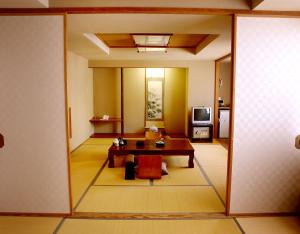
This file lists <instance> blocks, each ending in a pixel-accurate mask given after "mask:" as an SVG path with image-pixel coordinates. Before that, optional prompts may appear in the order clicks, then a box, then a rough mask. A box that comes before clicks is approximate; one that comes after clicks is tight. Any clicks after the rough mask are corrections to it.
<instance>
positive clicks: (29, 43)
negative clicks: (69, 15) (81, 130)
mask: <svg viewBox="0 0 300 234" xmlns="http://www.w3.org/2000/svg"><path fill="white" fill-rule="evenodd" d="M0 28H1V30H0V38H1V40H0V61H1V63H0V133H1V134H2V135H3V136H4V147H3V148H0V191H1V192H0V213H51V214H53V213H56V214H62V213H69V212H70V207H71V205H70V191H69V190H70V189H69V176H68V153H69V152H68V151H69V149H68V133H67V112H66V105H67V102H66V83H65V29H64V16H63V15H43V16H42V15H30V16H29V15H27V16H20V15H19V16H0Z"/></svg>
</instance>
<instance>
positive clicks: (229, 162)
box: [225, 15, 237, 215]
mask: <svg viewBox="0 0 300 234" xmlns="http://www.w3.org/2000/svg"><path fill="white" fill-rule="evenodd" d="M236 24H237V16H236V15H233V16H232V28H231V34H232V36H231V100H230V106H231V111H230V123H229V139H230V141H229V146H228V160H227V182H226V185H227V187H226V207H225V212H226V215H230V204H231V197H230V196H231V180H232V157H233V140H234V111H235V74H236V73H235V71H236V70H235V69H236Z"/></svg>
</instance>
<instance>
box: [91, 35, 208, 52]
mask: <svg viewBox="0 0 300 234" xmlns="http://www.w3.org/2000/svg"><path fill="white" fill-rule="evenodd" d="M133 35H143V33H123V34H120V33H119V34H118V33H114V34H113V33H106V34H105V33H97V34H96V36H97V37H98V38H99V39H101V40H102V41H103V42H104V43H106V45H107V46H109V47H110V48H135V47H136V43H135V41H134V39H133ZM144 35H147V34H144ZM151 35H157V34H154V33H153V34H151ZM158 35H162V34H158ZM166 35H170V40H169V43H168V44H167V47H168V48H195V47H197V46H198V45H199V44H200V43H201V42H202V41H203V40H204V39H205V38H207V36H208V34H169V33H167V34H166Z"/></svg>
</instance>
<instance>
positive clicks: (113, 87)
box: [93, 68, 121, 133]
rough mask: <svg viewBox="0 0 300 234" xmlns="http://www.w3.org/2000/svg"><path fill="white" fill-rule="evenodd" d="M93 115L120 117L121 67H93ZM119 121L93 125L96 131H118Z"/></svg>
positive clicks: (119, 127)
mask: <svg viewBox="0 0 300 234" xmlns="http://www.w3.org/2000/svg"><path fill="white" fill-rule="evenodd" d="M93 70H94V115H95V116H98V117H102V116H103V115H109V116H110V117H117V118H121V69H120V68H94V69H93ZM120 129H121V126H120V123H101V124H96V125H95V132H96V133H112V132H120V131H121V130H120Z"/></svg>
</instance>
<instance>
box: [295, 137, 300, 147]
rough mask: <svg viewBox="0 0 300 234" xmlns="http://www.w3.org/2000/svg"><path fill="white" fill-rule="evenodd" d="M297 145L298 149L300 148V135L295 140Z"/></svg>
mask: <svg viewBox="0 0 300 234" xmlns="http://www.w3.org/2000/svg"><path fill="white" fill-rule="evenodd" d="M295 147H296V148H297V149H300V135H299V136H297V137H296V140H295Z"/></svg>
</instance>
